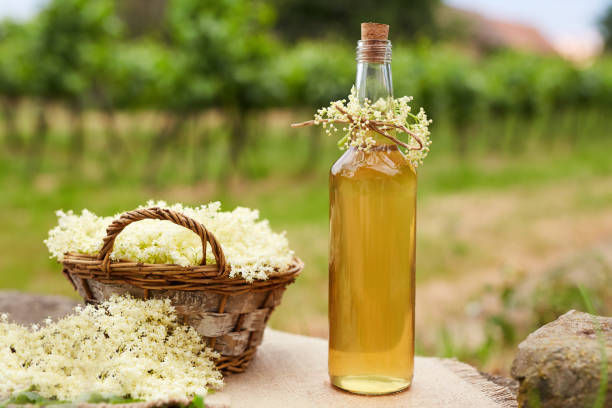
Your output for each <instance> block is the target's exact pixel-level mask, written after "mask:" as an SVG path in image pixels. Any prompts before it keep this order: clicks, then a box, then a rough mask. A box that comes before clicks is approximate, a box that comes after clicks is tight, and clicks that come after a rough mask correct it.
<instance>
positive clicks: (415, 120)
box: [314, 86, 432, 167]
mask: <svg viewBox="0 0 612 408" xmlns="http://www.w3.org/2000/svg"><path fill="white" fill-rule="evenodd" d="M412 99H413V98H412V97H411V96H404V97H401V98H397V99H390V100H385V99H382V98H381V99H379V100H378V101H376V102H375V103H372V102H371V101H370V100H368V99H367V98H366V99H365V100H364V101H363V102H361V103H360V102H359V98H358V96H357V90H356V88H355V87H354V86H353V88H352V89H351V93H350V95H349V96H348V102H347V100H346V99H342V100H339V101H335V102H331V103H330V105H329V106H328V107H326V108H321V109H319V110H317V113H316V114H315V116H314V124H315V125H319V124H320V125H322V126H323V128H325V132H326V133H327V134H331V133H332V132H334V133H335V132H338V131H339V124H341V125H342V126H341V130H342V132H344V133H345V136H344V137H343V138H342V139H341V140H340V141H339V142H338V145H339V146H340V147H342V148H347V147H349V146H354V147H356V148H358V149H360V150H368V149H370V148H371V147H372V146H373V145H374V144H375V143H376V141H375V139H374V137H372V136H373V134H375V133H374V132H373V131H372V130H371V129H370V128H369V127H368V126H369V125H370V122H373V121H375V122H380V123H383V124H384V125H381V126H380V127H379V129H380V130H382V131H384V132H386V133H389V132H392V131H393V129H395V128H394V126H392V125H395V126H404V127H405V128H406V129H408V130H409V131H410V132H411V133H413V134H414V135H415V136H416V137H418V138H419V139H420V140H421V142H422V145H423V146H422V148H421V149H417V148H418V147H419V146H420V145H419V143H418V142H417V140H416V139H415V137H414V136H413V135H410V134H406V136H408V141H407V145H408V146H409V149H408V150H407V151H406V155H407V157H408V160H410V162H411V163H412V164H413V165H414V166H415V167H416V166H418V165H419V164H422V163H423V159H424V158H425V157H426V156H427V153H428V152H429V146H430V145H431V139H430V132H429V125H430V124H431V123H432V120H431V119H429V118H428V117H427V114H426V113H425V111H424V110H423V108H421V109H420V110H419V112H418V113H417V114H416V115H415V114H414V113H412V107H411V106H410V103H411V102H412ZM394 135H395V137H397V136H400V135H402V133H401V131H397V132H395V133H394Z"/></svg>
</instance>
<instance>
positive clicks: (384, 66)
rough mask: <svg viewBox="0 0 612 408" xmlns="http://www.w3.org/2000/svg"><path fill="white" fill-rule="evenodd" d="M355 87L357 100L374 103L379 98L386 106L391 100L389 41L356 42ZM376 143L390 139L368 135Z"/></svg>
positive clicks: (383, 143) (388, 105)
mask: <svg viewBox="0 0 612 408" xmlns="http://www.w3.org/2000/svg"><path fill="white" fill-rule="evenodd" d="M355 88H356V89H357V96H358V98H359V102H360V103H363V102H364V101H365V99H367V100H368V101H369V103H370V104H374V103H376V102H377V101H379V100H380V99H382V100H384V101H385V102H386V106H387V107H388V108H390V107H391V103H392V101H393V81H392V77H391V41H388V40H384V41H381V40H367V41H364V40H361V41H358V42H357V77H356V78H355ZM369 136H371V137H372V138H373V139H374V140H375V141H376V144H377V145H387V144H390V143H391V142H390V140H389V139H387V138H386V137H384V136H382V135H379V134H378V133H376V132H370V135H369Z"/></svg>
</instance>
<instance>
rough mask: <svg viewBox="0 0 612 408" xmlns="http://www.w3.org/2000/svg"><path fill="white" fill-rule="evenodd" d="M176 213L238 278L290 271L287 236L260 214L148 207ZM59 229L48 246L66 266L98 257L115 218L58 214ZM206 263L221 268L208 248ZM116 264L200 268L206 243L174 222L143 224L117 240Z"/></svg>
mask: <svg viewBox="0 0 612 408" xmlns="http://www.w3.org/2000/svg"><path fill="white" fill-rule="evenodd" d="M153 206H156V207H163V208H170V209H172V210H174V211H177V212H181V213H183V214H185V215H186V216H188V217H191V218H193V219H194V220H196V221H198V222H200V223H201V224H202V225H204V226H205V227H206V228H207V229H208V230H209V231H211V232H212V233H213V234H214V235H215V237H216V238H217V240H218V241H219V242H220V244H221V247H222V249H223V252H224V254H225V257H226V259H227V261H228V263H229V264H230V265H231V266H232V271H231V275H230V276H232V277H234V276H236V277H241V278H244V279H246V280H248V281H253V280H254V279H267V273H269V272H271V271H273V270H275V269H282V268H285V267H286V266H287V265H288V264H290V263H291V261H292V260H293V256H294V253H293V251H292V250H291V249H290V248H289V241H288V240H287V238H286V236H285V234H284V233H275V232H273V231H272V229H271V228H270V225H269V223H268V221H267V220H260V219H259V212H258V211H257V210H251V209H249V208H244V207H237V208H236V209H234V210H233V211H221V204H220V203H219V202H212V203H209V204H206V205H202V206H200V207H195V208H192V207H187V206H183V205H182V204H174V205H167V204H166V203H165V202H164V201H159V202H154V201H149V202H148V203H147V204H146V205H145V206H141V207H139V208H147V207H153ZM57 215H58V225H57V226H56V227H55V228H53V229H52V230H51V231H49V237H48V238H47V239H46V240H45V244H46V245H47V248H49V252H50V253H51V257H53V258H56V259H58V260H60V261H61V260H62V259H63V256H64V254H65V253H66V252H79V253H84V254H90V255H94V254H96V253H98V252H99V251H100V248H101V247H102V240H103V239H104V236H105V235H106V227H107V226H108V225H109V224H110V223H111V222H112V221H113V220H114V219H115V218H117V217H119V215H120V214H117V215H115V216H114V217H99V216H97V215H95V214H94V213H92V212H91V211H88V210H83V211H82V212H81V214H80V215H76V214H74V213H73V212H72V211H69V212H63V211H58V212H57ZM207 246H208V248H207V250H206V255H207V256H206V262H207V263H209V264H214V263H215V258H214V255H213V253H212V250H211V248H210V245H207ZM111 259H113V260H116V259H129V260H133V261H139V262H146V263H168V264H177V265H182V266H189V265H198V264H200V262H201V261H202V245H201V241H200V238H199V237H198V236H197V235H196V234H195V233H193V232H192V231H190V230H188V229H186V228H184V227H181V226H179V225H176V224H173V223H171V222H170V221H162V220H150V219H147V220H142V221H139V222H135V223H132V224H130V225H128V226H127V227H126V228H125V229H124V230H123V231H122V232H121V233H120V234H119V235H118V237H117V239H116V240H115V245H114V249H113V252H112V254H111Z"/></svg>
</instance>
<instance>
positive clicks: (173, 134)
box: [145, 113, 189, 184]
mask: <svg viewBox="0 0 612 408" xmlns="http://www.w3.org/2000/svg"><path fill="white" fill-rule="evenodd" d="M168 115H169V116H167V117H166V119H165V121H164V122H165V123H164V124H163V125H162V128H161V129H160V131H159V132H158V133H157V134H156V135H155V138H154V139H153V141H152V143H151V146H150V148H149V160H148V162H149V165H148V169H147V173H146V175H145V180H146V181H147V183H149V184H156V183H157V174H158V172H159V169H160V168H161V164H162V155H163V153H164V152H165V151H166V150H167V149H168V146H169V145H170V143H171V142H172V141H173V140H175V139H176V138H177V137H179V136H180V133H181V131H182V129H183V127H184V126H185V123H187V119H188V118H189V116H188V115H186V114H184V113H179V114H176V113H171V114H170V113H169V114H168Z"/></svg>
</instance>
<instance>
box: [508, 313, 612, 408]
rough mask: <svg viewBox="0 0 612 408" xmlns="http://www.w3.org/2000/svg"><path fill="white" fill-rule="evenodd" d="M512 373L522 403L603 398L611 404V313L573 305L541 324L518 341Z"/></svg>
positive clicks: (587, 403) (588, 403) (587, 402)
mask: <svg viewBox="0 0 612 408" xmlns="http://www.w3.org/2000/svg"><path fill="white" fill-rule="evenodd" d="M602 367H605V368H606V369H607V373H608V374H607V387H606V388H604V387H605V384H603V386H602V384H601V381H602V379H601V377H602V375H601V372H602ZM512 376H513V377H514V378H515V379H517V380H518V381H519V391H518V401H519V406H520V407H525V408H526V407H541V408H557V407H576V408H579V407H593V406H594V403H595V401H596V400H597V399H598V398H599V399H600V400H601V401H602V405H598V406H599V407H605V408H612V318H611V317H600V316H593V315H590V314H588V313H582V312H577V311H575V310H572V311H569V312H567V313H566V314H564V315H563V316H561V317H559V318H558V319H557V320H555V321H554V322H552V323H548V324H547V325H545V326H543V327H541V328H539V329H538V330H536V331H535V332H533V333H531V334H530V335H529V336H528V337H527V339H526V340H525V341H523V342H522V343H521V344H519V347H518V353H517V355H516V357H515V359H514V362H513V364H512ZM606 390H607V393H606ZM604 393H605V394H604ZM598 394H600V395H599V397H598ZM603 398H605V401H603Z"/></svg>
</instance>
